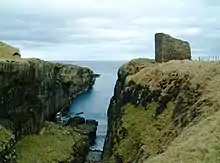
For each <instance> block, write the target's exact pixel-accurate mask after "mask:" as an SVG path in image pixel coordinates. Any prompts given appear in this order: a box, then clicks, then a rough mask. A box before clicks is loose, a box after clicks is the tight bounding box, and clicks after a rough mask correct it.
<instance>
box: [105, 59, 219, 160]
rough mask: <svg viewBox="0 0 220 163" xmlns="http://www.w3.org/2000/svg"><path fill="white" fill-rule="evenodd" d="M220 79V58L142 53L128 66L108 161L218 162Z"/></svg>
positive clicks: (113, 110)
mask: <svg viewBox="0 0 220 163" xmlns="http://www.w3.org/2000/svg"><path fill="white" fill-rule="evenodd" d="M143 62H145V63H143ZM134 63H137V64H138V65H140V64H139V63H142V64H141V65H142V66H141V68H138V69H137V68H136V67H137V65H135V64H134ZM134 69H135V71H133V70H134ZM131 70H132V71H131ZM123 75H124V77H122V76H123ZM219 83H220V63H218V62H194V61H187V60H184V61H170V62H167V63H160V64H158V63H154V62H152V61H150V62H149V60H143V59H141V60H135V61H131V62H129V63H128V64H126V65H124V66H122V68H121V69H120V70H119V79H118V81H117V84H116V87H115V94H114V96H113V98H112V100H111V104H110V107H109V110H108V116H109V130H108V138H107V140H106V143H105V151H104V154H103V159H104V162H108V161H110V162H116V161H118V162H124V163H129V162H134V161H136V162H146V163H148V162H150V163H162V162H167V163H168V162H183V163H188V162H218V160H219V154H218V153H219V147H218V143H216V142H218V141H219V140H220V137H219V136H218V135H219V134H218V129H217V126H218V124H219V120H218V118H217V117H218V115H219V111H218V110H219V108H220V107H219V106H220V100H219V99H220V86H219Z"/></svg>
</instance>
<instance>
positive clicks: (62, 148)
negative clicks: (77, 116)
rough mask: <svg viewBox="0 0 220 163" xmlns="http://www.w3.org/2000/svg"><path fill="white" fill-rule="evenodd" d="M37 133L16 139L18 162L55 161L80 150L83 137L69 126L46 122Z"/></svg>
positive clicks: (55, 162)
mask: <svg viewBox="0 0 220 163" xmlns="http://www.w3.org/2000/svg"><path fill="white" fill-rule="evenodd" d="M45 126H46V127H44V128H43V129H42V131H41V133H40V134H39V135H30V136H27V137H25V138H24V139H22V140H20V141H18V143H17V144H16V146H15V148H16V153H17V154H18V163H31V162H39V163H48V162H49V163H57V162H66V161H67V160H70V159H72V158H71V157H72V156H73V155H77V154H76V153H77V152H80V150H81V146H83V139H82V136H80V135H79V134H78V133H76V132H74V131H73V130H72V129H71V128H70V127H60V126H58V125H55V124H53V123H49V122H48V123H46V125H45Z"/></svg>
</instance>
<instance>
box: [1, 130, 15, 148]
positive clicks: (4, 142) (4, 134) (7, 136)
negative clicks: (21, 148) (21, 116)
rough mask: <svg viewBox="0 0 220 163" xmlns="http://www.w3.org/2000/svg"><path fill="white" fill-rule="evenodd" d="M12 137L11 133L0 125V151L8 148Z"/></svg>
mask: <svg viewBox="0 0 220 163" xmlns="http://www.w3.org/2000/svg"><path fill="white" fill-rule="evenodd" d="M13 139H14V136H13V135H12V133H11V132H10V131H8V130H6V129H5V128H4V127H2V126H0V152H2V151H3V150H6V149H7V148H10V146H11V144H10V141H11V140H13Z"/></svg>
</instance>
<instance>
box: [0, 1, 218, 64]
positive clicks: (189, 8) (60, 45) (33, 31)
mask: <svg viewBox="0 0 220 163" xmlns="http://www.w3.org/2000/svg"><path fill="white" fill-rule="evenodd" d="M0 21H1V23H0V40H2V41H5V42H7V43H9V44H11V45H14V46H18V47H19V48H20V50H21V54H22V56H23V57H38V58H41V59H46V60H129V59H132V58H137V57H148V58H153V57H154V34H155V33H156V32H164V33H168V34H170V35H172V36H174V37H179V38H181V39H184V40H187V41H189V42H190V43H191V48H192V53H193V56H194V57H196V56H201V55H218V54H219V50H220V1H219V0H19V1H18V0H4V1H3V0H2V1H1V2H0Z"/></svg>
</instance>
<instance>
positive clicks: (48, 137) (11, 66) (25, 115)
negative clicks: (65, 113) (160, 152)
mask: <svg viewBox="0 0 220 163" xmlns="http://www.w3.org/2000/svg"><path fill="white" fill-rule="evenodd" d="M0 57H1V59H0V89H1V91H0V99H1V100H0V137H1V142H0V162H2V163H4V162H8V163H9V162H10V163H12V162H21V163H24V162H35V161H37V162H39V161H40V162H45V161H46V162H48V161H49V162H60V161H61V162H71V161H72V162H74V161H76V162H79V163H80V162H83V160H84V159H85V158H86V152H88V150H89V140H88V139H89V137H88V135H83V134H81V133H84V132H86V131H87V130H88V129H87V128H86V129H81V130H79V129H78V130H79V131H78V130H77V132H76V131H75V130H76V128H74V127H72V128H70V127H67V126H66V127H62V126H61V125H57V124H54V123H52V122H46V121H51V120H52V121H53V120H54V118H55V115H56V114H57V112H59V111H61V110H65V109H66V108H68V107H69V106H70V103H71V102H72V100H73V99H74V98H75V97H76V96H77V95H79V94H81V93H83V92H85V91H87V90H88V89H90V88H91V87H92V85H93V84H94V82H95V74H94V73H93V71H92V70H90V69H88V68H85V67H79V66H75V65H67V64H60V63H52V62H47V61H43V60H40V59H21V58H20V54H19V50H18V49H17V48H14V47H11V46H9V45H7V44H5V43H2V42H1V43H0ZM80 132H81V133H80ZM39 133H41V134H39ZM48 143H49V144H48ZM51 143H52V144H53V145H51ZM58 147H60V148H58ZM44 150H45V151H44ZM51 150H52V151H51ZM42 151H44V153H42ZM45 153H47V154H48V157H47V156H46V155H45ZM49 154H50V155H49ZM61 155H63V156H62V157H61ZM49 156H50V157H49ZM58 157H59V158H58ZM56 159H57V160H56Z"/></svg>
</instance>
